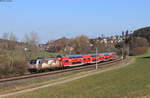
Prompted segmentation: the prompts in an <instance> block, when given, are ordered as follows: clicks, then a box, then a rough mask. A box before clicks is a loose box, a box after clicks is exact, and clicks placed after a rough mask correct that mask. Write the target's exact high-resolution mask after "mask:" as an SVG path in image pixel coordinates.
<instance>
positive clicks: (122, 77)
mask: <svg viewBox="0 0 150 98" xmlns="http://www.w3.org/2000/svg"><path fill="white" fill-rule="evenodd" d="M134 58H135V62H134V63H132V64H129V65H128V66H126V67H123V68H120V69H115V70H112V71H108V72H103V73H99V74H95V75H92V76H88V77H85V78H82V79H79V80H75V81H72V82H69V83H65V84H61V85H57V86H52V87H48V88H45V89H40V90H37V91H33V92H29V93H25V94H21V95H16V96H11V97H10V98H141V97H145V96H146V98H148V97H150V78H149V76H150V50H149V52H148V53H147V54H145V55H142V56H136V57H134Z"/></svg>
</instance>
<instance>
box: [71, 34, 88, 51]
mask: <svg viewBox="0 0 150 98" xmlns="http://www.w3.org/2000/svg"><path fill="white" fill-rule="evenodd" d="M73 49H74V52H75V53H76V54H84V53H89V50H90V42H89V38H88V37H87V36H85V35H81V36H77V37H76V38H74V39H73Z"/></svg>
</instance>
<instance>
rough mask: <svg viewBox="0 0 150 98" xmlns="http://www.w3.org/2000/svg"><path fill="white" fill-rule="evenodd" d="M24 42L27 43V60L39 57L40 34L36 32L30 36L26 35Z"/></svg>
mask: <svg viewBox="0 0 150 98" xmlns="http://www.w3.org/2000/svg"><path fill="white" fill-rule="evenodd" d="M24 41H25V43H27V46H26V50H27V51H25V56H26V58H27V59H32V58H33V57H34V55H37V52H38V50H39V49H38V48H37V47H38V41H39V38H38V34H37V33H36V32H30V33H28V34H25V36H24Z"/></svg>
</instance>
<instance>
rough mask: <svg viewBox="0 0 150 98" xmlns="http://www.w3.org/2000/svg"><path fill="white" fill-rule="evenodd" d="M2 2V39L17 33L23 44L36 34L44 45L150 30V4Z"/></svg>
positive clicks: (85, 0)
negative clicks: (59, 41)
mask: <svg viewBox="0 0 150 98" xmlns="http://www.w3.org/2000/svg"><path fill="white" fill-rule="evenodd" d="M10 1H12V2H2V1H1V2H0V12H1V18H0V21H1V25H0V27H1V28H0V36H1V37H2V34H3V33H7V32H9V33H10V32H13V33H14V34H15V35H16V36H17V38H18V39H19V40H22V39H23V37H24V35H25V34H26V33H30V32H36V33H38V36H39V37H40V43H46V42H47V41H48V40H55V39H58V38H61V37H67V38H72V37H76V36H79V35H87V36H89V37H90V38H93V37H96V36H97V34H98V35H99V36H100V35H102V34H103V35H105V36H112V35H121V32H122V31H125V30H129V31H130V30H132V31H134V30H136V29H139V28H142V27H147V26H149V25H150V24H149V22H148V21H147V20H148V19H149V17H150V13H148V12H149V10H150V6H149V4H150V1H148V0H143V1H137V0H132V1H130V0H126V1H119V0H115V1H114V0H100V1H99V0H92V1H90V0H82V1H81V0H76V1H69V0H61V1H59V0H55V1H53V0H51V1H48V0H45V1H29V0H26V1H19V0H10Z"/></svg>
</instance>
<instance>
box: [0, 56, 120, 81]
mask: <svg viewBox="0 0 150 98" xmlns="http://www.w3.org/2000/svg"><path fill="white" fill-rule="evenodd" d="M119 62H122V59H120V58H119V59H115V60H112V61H107V62H102V63H98V68H103V67H107V66H110V65H114V64H115V63H119ZM93 69H95V64H91V65H87V66H85V65H83V66H79V67H73V68H67V69H63V70H56V71H49V72H43V73H36V74H25V75H22V76H15V77H8V78H3V79H0V83H3V82H7V81H15V80H21V79H27V78H34V77H41V76H46V75H54V74H59V73H65V72H72V71H77V70H93Z"/></svg>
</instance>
